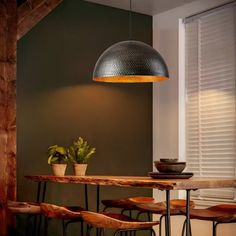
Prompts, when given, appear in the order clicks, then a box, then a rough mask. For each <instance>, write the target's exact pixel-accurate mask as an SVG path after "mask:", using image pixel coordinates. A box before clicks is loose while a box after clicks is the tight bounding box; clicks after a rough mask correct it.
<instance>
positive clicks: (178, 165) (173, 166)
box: [154, 161, 186, 174]
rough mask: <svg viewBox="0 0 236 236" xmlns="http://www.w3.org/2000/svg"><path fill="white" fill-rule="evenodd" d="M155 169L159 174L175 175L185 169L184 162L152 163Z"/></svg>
mask: <svg viewBox="0 0 236 236" xmlns="http://www.w3.org/2000/svg"><path fill="white" fill-rule="evenodd" d="M154 164H155V167H156V169H157V170H158V171H159V172H160V173H176V174H180V173H182V171H183V170H184V168H185V167H186V162H161V161H154Z"/></svg>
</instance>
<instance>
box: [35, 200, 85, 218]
mask: <svg viewBox="0 0 236 236" xmlns="http://www.w3.org/2000/svg"><path fill="white" fill-rule="evenodd" d="M40 207H41V211H42V214H44V215H45V216H47V217H48V218H54V219H71V220H72V219H82V218H81V213H80V212H81V211H83V210H84V209H83V208H82V207H79V206H77V207H62V206H57V205H54V204H48V203H41V204H40Z"/></svg>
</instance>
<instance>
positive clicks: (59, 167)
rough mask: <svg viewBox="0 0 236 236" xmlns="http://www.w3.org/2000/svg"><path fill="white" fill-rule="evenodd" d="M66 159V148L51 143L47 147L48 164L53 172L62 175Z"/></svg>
mask: <svg viewBox="0 0 236 236" xmlns="http://www.w3.org/2000/svg"><path fill="white" fill-rule="evenodd" d="M67 161H68V149H67V148H66V147H62V146H58V145H53V146H50V147H49V148H48V164H49V165H51V166H52V171H53V174H54V175H56V176H64V175H65V171H66V166H67Z"/></svg>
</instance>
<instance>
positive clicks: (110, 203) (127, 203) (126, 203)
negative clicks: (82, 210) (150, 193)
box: [102, 197, 154, 210]
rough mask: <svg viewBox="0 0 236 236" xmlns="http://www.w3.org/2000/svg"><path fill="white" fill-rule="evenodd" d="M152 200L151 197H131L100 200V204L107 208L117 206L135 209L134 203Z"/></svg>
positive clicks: (123, 208)
mask: <svg viewBox="0 0 236 236" xmlns="http://www.w3.org/2000/svg"><path fill="white" fill-rule="evenodd" d="M151 202H154V198H152V197H131V198H124V199H115V200H102V204H103V205H104V206H105V207H104V210H106V209H107V208H119V209H122V210H136V204H141V203H151Z"/></svg>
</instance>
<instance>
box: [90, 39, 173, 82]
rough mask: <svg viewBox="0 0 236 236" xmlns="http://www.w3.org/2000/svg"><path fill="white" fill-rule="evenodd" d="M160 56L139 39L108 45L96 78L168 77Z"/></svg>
mask: <svg viewBox="0 0 236 236" xmlns="http://www.w3.org/2000/svg"><path fill="white" fill-rule="evenodd" d="M168 77H169V75H168V69H167V66H166V64H165V61H164V60H163V58H162V57H161V55H160V54H159V53H158V52H157V51H156V50H155V49H153V48H152V47H151V46H149V45H147V44H145V43H143V42H139V41H133V40H132V41H130V40H129V41H122V42H119V43H116V44H114V45H112V46H111V47H109V48H108V49H107V50H105V51H104V52H103V54H102V55H101V56H100V58H99V59H98V61H97V63H96V65H95V68H94V72H93V80H95V81H99V82H111V83H142V82H157V81H161V80H166V79H168Z"/></svg>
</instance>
